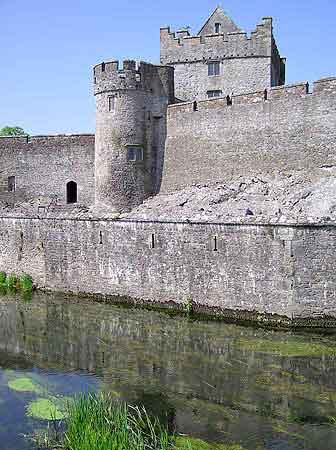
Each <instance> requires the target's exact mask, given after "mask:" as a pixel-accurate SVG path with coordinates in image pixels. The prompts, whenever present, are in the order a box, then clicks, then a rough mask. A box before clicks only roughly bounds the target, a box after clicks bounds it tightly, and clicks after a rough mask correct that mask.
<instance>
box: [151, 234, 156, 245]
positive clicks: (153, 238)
mask: <svg viewBox="0 0 336 450" xmlns="http://www.w3.org/2000/svg"><path fill="white" fill-rule="evenodd" d="M151 248H155V235H154V233H152V240H151Z"/></svg>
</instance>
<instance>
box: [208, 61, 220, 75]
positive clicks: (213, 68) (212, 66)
mask: <svg viewBox="0 0 336 450" xmlns="http://www.w3.org/2000/svg"><path fill="white" fill-rule="evenodd" d="M219 72H220V63H219V61H215V62H210V63H208V75H209V77H210V76H214V75H219Z"/></svg>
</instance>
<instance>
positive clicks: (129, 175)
mask: <svg viewBox="0 0 336 450" xmlns="http://www.w3.org/2000/svg"><path fill="white" fill-rule="evenodd" d="M94 95H95V97H96V141H95V192H96V205H97V206H100V207H101V206H102V207H108V208H110V209H113V210H115V211H119V212H120V211H127V210H130V209H131V208H132V207H134V206H136V205H139V204H140V203H142V201H143V200H144V199H145V198H146V197H147V196H149V195H152V194H154V193H156V192H157V190H158V188H159V185H160V180H161V173H162V164H163V152H164V143H165V119H166V110H167V106H168V104H169V103H172V102H173V101H174V69H173V68H172V67H168V66H155V65H152V64H147V63H140V64H139V66H138V67H137V64H136V62H135V61H129V60H127V61H124V62H123V68H122V69H121V68H120V67H119V62H118V61H110V62H103V63H101V64H98V65H97V66H95V67H94Z"/></svg>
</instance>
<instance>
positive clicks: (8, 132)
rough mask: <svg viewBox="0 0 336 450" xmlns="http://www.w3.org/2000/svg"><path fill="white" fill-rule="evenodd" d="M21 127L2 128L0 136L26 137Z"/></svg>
mask: <svg viewBox="0 0 336 450" xmlns="http://www.w3.org/2000/svg"><path fill="white" fill-rule="evenodd" d="M27 134H28V133H26V132H25V131H24V130H23V128H21V127H3V128H2V129H1V130H0V136H27Z"/></svg>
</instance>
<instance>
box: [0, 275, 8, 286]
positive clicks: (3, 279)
mask: <svg viewBox="0 0 336 450" xmlns="http://www.w3.org/2000/svg"><path fill="white" fill-rule="evenodd" d="M6 278H7V274H6V272H0V285H4V284H6Z"/></svg>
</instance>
